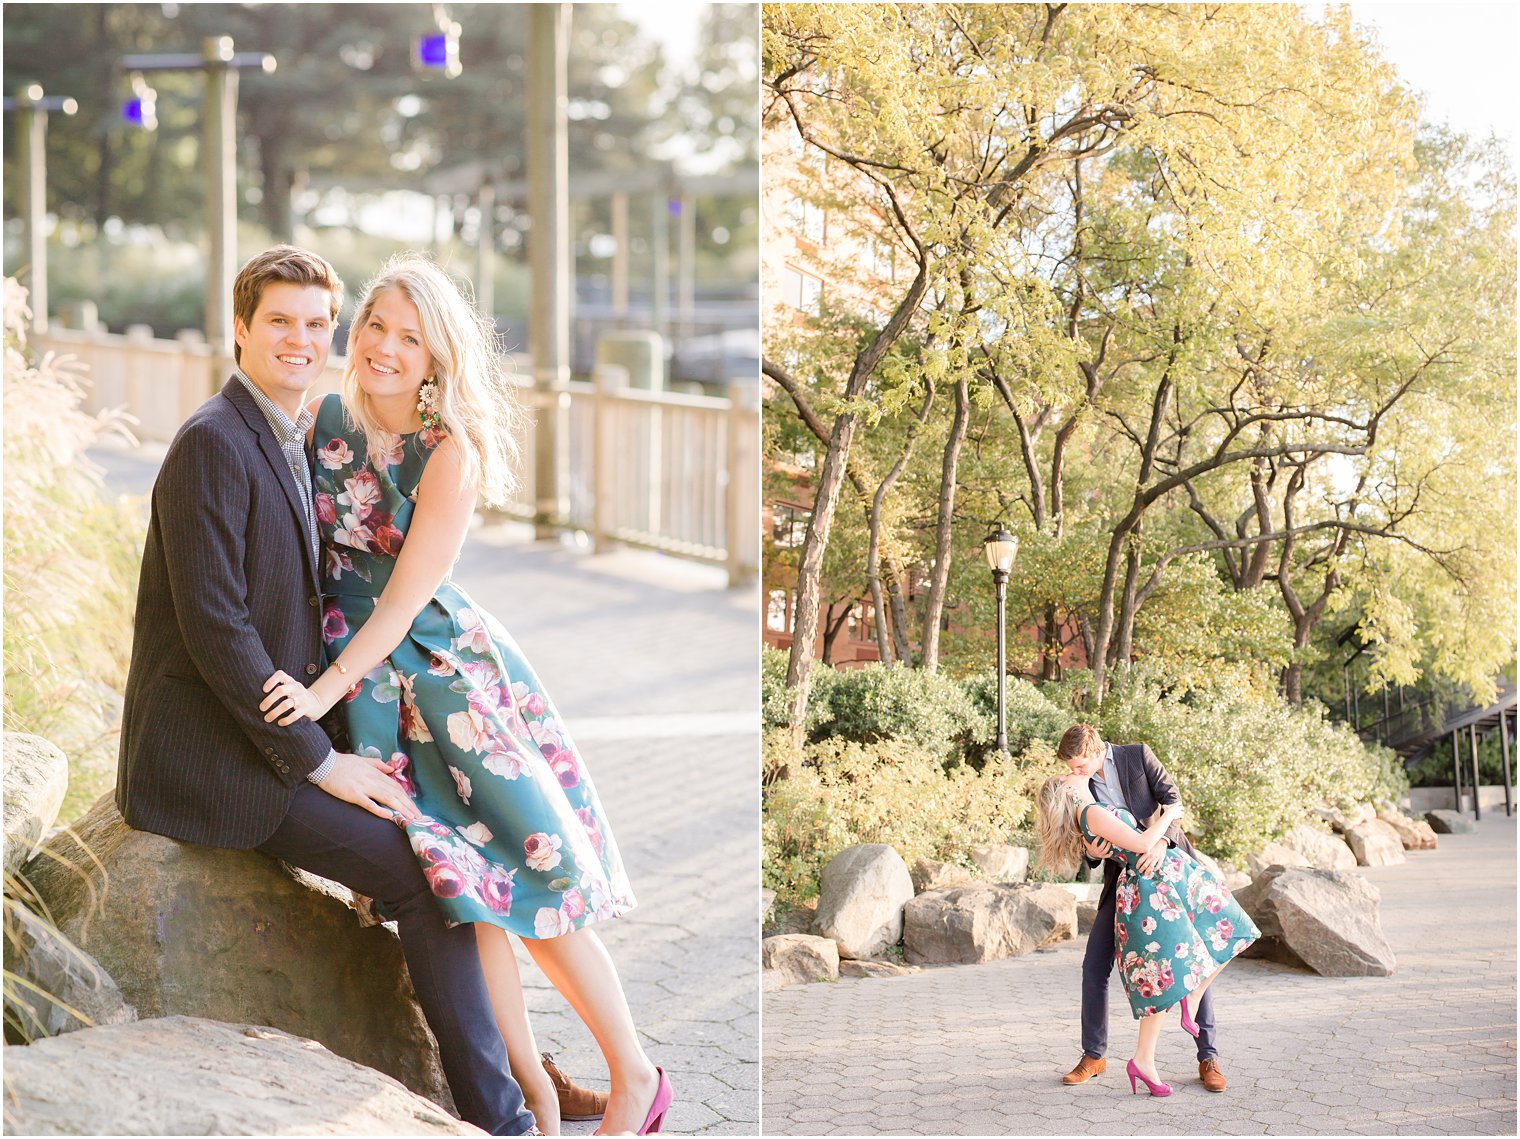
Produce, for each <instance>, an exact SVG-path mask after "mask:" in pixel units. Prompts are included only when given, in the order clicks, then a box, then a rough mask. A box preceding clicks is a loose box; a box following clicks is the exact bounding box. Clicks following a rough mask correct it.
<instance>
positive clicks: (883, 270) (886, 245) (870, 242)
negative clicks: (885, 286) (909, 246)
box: [861, 237, 897, 281]
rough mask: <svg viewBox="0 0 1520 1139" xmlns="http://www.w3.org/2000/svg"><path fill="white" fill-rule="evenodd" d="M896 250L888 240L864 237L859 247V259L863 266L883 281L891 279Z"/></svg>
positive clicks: (893, 277)
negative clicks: (864, 241) (863, 242)
mask: <svg viewBox="0 0 1520 1139" xmlns="http://www.w3.org/2000/svg"><path fill="white" fill-rule="evenodd" d="M896 253H897V251H896V250H895V249H894V248H893V247H892V245H891V243H890V242H886V241H882V240H881V239H880V238H878V237H868V238H866V243H865V245H864V246H862V247H861V260H862V262H863V263H864V265H865V267H866V268H867V269H868V270H870V272H872V273H874V274H875V275H876V276H877V277H879V278H881V279H882V280H883V281H893V280H896V277H895V276H894V275H893V270H894V257H895V256H896Z"/></svg>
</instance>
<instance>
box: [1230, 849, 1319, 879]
mask: <svg viewBox="0 0 1520 1139" xmlns="http://www.w3.org/2000/svg"><path fill="white" fill-rule="evenodd" d="M1308 865H1309V860H1308V859H1307V858H1305V857H1304V856H1303V855H1302V854H1301V853H1299V852H1298V851H1297V850H1295V849H1294V848H1293V847H1291V846H1284V845H1283V844H1282V843H1280V842H1269V843H1267V845H1266V846H1264V847H1262V848H1261V849H1260V850H1258V851H1257V852H1256V853H1254V854H1248V855H1246V872H1247V873H1249V874H1250V875H1251V877H1252V878H1257V877H1260V875H1261V874H1262V872H1263V871H1265V870H1266V869H1267V868H1268V867H1270V866H1308Z"/></svg>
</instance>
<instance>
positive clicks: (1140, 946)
mask: <svg viewBox="0 0 1520 1139" xmlns="http://www.w3.org/2000/svg"><path fill="white" fill-rule="evenodd" d="M1097 806H1099V804H1097V803H1088V804H1087V805H1086V806H1084V807H1083V808H1082V811H1081V813H1080V814H1079V815H1078V816H1077V821H1078V823H1079V824H1080V826H1081V827H1082V835H1083V837H1084V838H1086V839H1087V840H1088V841H1092V839H1093V838H1094V837H1095V836H1094V835H1093V833H1092V832H1091V831H1089V830H1088V829H1087V812H1088V811H1089V810H1091V809H1092V808H1093V807H1097ZM1105 809H1111V810H1113V813H1114V815H1115V816H1116V817H1117V818H1118V819H1119V820H1120V821H1121V822H1123V823H1127V824H1128V825H1130V826H1132V827H1136V828H1137V829H1138V826H1137V824H1136V822H1135V816H1134V815H1132V814H1130V813H1129V811H1127V810H1125V809H1124V808H1123V807H1117V808H1105ZM1112 857H1114V858H1120V859H1121V860H1122V861H1123V863H1124V869H1123V870H1121V871H1120V872H1119V884H1118V887H1117V891H1116V893H1115V895H1114V962H1115V964H1117V965H1118V967H1119V976H1120V977H1122V978H1123V979H1124V988H1125V991H1126V992H1127V993H1129V1007H1130V1011H1131V1012H1133V1013H1134V1014H1135V1019H1136V1020H1139V1019H1140V1018H1141V1017H1143V1016H1150V1015H1151V1014H1152V1013H1156V1012H1160V1011H1162V1010H1163V1009H1168V1008H1171V1007H1172V1006H1173V1005H1174V1004H1176V1003H1177V1002H1178V1001H1180V1000H1181V999H1182V998H1183V997H1185V996H1187V995H1188V994H1189V993H1190V992H1192V991H1193V990H1194V989H1196V988H1197V987H1198V986H1199V985H1201V984H1202V983H1203V980H1204V978H1205V977H1207V976H1208V975H1209V974H1210V973H1212V972H1213V971H1214V970H1215V969H1216V968H1217V967H1219V966H1220V965H1223V964H1224V963H1225V962H1226V961H1228V960H1230V959H1231V958H1232V957H1234V956H1235V955H1236V954H1238V953H1240V952H1241V951H1242V950H1244V949H1245V948H1246V947H1247V946H1248V945H1250V944H1251V942H1253V941H1255V940H1256V939H1257V938H1258V937H1260V936H1261V931H1260V930H1259V929H1257V928H1256V923H1255V922H1253V921H1252V920H1251V918H1250V916H1249V915H1248V914H1247V913H1246V912H1245V910H1243V909H1241V908H1240V903H1239V902H1237V901H1236V900H1235V899H1234V897H1232V896H1231V894H1230V891H1229V890H1228V889H1226V888H1225V885H1224V883H1223V882H1221V881H1220V880H1219V879H1218V878H1216V877H1215V876H1214V875H1213V874H1211V873H1210V872H1209V871H1208V869H1207V868H1205V867H1204V866H1203V865H1202V864H1201V863H1199V862H1198V861H1197V860H1196V859H1194V858H1193V856H1192V855H1190V854H1188V853H1187V851H1185V850H1178V849H1177V848H1176V847H1170V848H1169V849H1168V850H1167V852H1166V856H1165V857H1164V858H1163V859H1162V862H1161V865H1160V866H1158V867H1157V868H1156V870H1155V872H1154V873H1153V874H1141V873H1140V872H1139V871H1138V870H1137V869H1135V863H1136V862H1137V861H1138V860H1139V858H1140V856H1139V855H1138V854H1136V853H1135V852H1134V851H1131V850H1121V849H1120V848H1119V847H1117V846H1116V847H1114V848H1113V855H1112Z"/></svg>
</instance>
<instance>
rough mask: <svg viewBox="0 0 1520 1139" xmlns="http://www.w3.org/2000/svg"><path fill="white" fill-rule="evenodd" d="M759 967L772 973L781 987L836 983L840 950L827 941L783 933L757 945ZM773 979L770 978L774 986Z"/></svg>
mask: <svg viewBox="0 0 1520 1139" xmlns="http://www.w3.org/2000/svg"><path fill="white" fill-rule="evenodd" d="M760 967H761V968H762V969H766V970H770V971H773V972H774V973H775V974H776V977H779V978H780V979H781V983H783V984H787V985H806V984H810V983H811V982H813V981H837V980H839V947H838V946H837V945H835V944H834V942H833V941H831V940H830V939H829V938H827V937H811V936H809V935H808V934H805V933H783V934H780V935H778V936H776V937H767V938H766V939H765V940H764V941H762V942H761V943H760ZM774 981H775V978H772V982H773V984H774Z"/></svg>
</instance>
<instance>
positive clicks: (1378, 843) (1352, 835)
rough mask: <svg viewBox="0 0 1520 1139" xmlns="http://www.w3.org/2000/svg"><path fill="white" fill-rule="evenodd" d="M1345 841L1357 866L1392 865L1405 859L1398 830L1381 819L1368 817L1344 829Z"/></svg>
mask: <svg viewBox="0 0 1520 1139" xmlns="http://www.w3.org/2000/svg"><path fill="white" fill-rule="evenodd" d="M1346 843H1347V844H1348V845H1349V846H1350V847H1351V853H1352V854H1354V855H1356V863H1357V865H1358V866H1393V865H1395V864H1397V863H1400V862H1403V861H1405V858H1404V844H1403V842H1401V841H1400V840H1399V832H1398V831H1396V830H1394V829H1393V828H1392V827H1391V826H1389V825H1388V824H1387V823H1385V822H1383V820H1382V819H1368V820H1367V821H1366V822H1362V823H1357V824H1356V825H1355V826H1352V827H1348V828H1347V829H1346Z"/></svg>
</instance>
